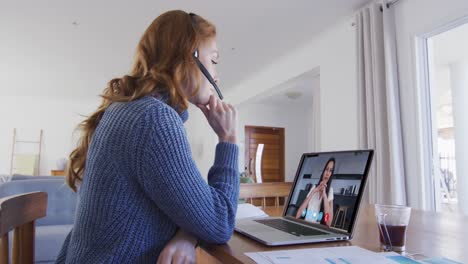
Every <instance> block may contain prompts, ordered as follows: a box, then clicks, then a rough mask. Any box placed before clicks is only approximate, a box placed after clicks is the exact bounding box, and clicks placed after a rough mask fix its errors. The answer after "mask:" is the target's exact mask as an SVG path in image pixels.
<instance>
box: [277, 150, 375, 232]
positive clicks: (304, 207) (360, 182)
mask: <svg viewBox="0 0 468 264" xmlns="http://www.w3.org/2000/svg"><path fill="white" fill-rule="evenodd" d="M372 154H373V152H372V150H363V151H344V152H329V153H314V154H303V155H302V158H301V162H300V164H299V168H298V171H297V174H296V179H295V181H294V186H293V192H292V194H291V195H290V197H289V200H288V201H287V202H288V207H287V209H286V213H285V215H286V216H292V217H294V218H297V219H303V220H305V221H309V222H314V223H320V224H322V225H327V226H328V227H333V228H337V229H340V230H343V231H345V232H348V233H351V231H352V227H353V223H354V220H355V219H356V216H357V210H358V208H359V203H360V200H361V197H362V192H363V189H364V186H365V183H366V180H367V172H368V170H369V167H370V162H371V159H372Z"/></svg>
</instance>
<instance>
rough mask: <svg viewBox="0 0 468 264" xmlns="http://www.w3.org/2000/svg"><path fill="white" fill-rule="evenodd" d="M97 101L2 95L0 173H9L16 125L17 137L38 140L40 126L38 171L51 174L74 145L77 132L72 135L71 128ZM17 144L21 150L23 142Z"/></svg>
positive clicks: (96, 104)
mask: <svg viewBox="0 0 468 264" xmlns="http://www.w3.org/2000/svg"><path fill="white" fill-rule="evenodd" d="M98 104H99V98H88V99H78V98H68V99H65V98H60V97H45V96H34V97H31V96H29V97H27V96H1V97H0V120H1V122H0V174H9V173H10V158H11V150H12V143H13V129H14V128H17V129H18V137H19V138H18V139H19V140H31V139H34V140H37V139H38V137H39V136H38V135H39V130H40V129H43V133H44V134H43V145H42V151H41V162H40V163H41V164H40V175H50V170H52V169H55V168H56V162H57V159H59V158H62V157H68V154H69V153H70V151H71V150H72V149H73V147H74V146H75V144H76V143H75V142H76V139H77V137H76V135H77V134H75V137H73V131H74V130H75V128H76V126H77V125H78V123H79V122H81V121H82V120H83V117H82V116H80V115H89V114H90V113H91V112H92V111H94V110H95V109H96V108H97V106H98ZM33 136H35V138H32V137H33ZM18 147H19V149H18V150H19V151H24V149H25V147H26V146H25V145H24V144H18ZM21 149H23V150H21Z"/></svg>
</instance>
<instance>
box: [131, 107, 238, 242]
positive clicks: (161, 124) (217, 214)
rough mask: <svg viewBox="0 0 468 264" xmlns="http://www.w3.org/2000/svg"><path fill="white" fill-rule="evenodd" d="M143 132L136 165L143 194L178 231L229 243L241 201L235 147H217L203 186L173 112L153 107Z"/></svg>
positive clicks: (221, 145) (147, 115)
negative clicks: (140, 149)
mask: <svg viewBox="0 0 468 264" xmlns="http://www.w3.org/2000/svg"><path fill="white" fill-rule="evenodd" d="M144 127H145V128H144V133H143V134H144V135H142V136H143V137H142V139H143V142H142V144H143V145H142V150H143V151H141V155H139V158H138V161H137V163H138V164H137V166H138V168H139V171H138V180H139V182H140V184H141V186H142V187H143V189H144V191H145V193H146V194H147V195H148V196H149V197H150V198H151V199H152V200H153V201H154V203H155V204H156V205H157V206H158V207H159V208H160V209H161V210H162V211H163V212H164V213H165V214H166V215H167V216H169V218H170V219H171V220H172V221H174V222H175V224H176V225H177V226H179V227H180V228H182V229H184V230H186V231H188V232H190V233H192V234H194V235H195V236H197V237H198V238H199V239H201V240H204V241H206V242H208V243H225V242H227V241H228V240H229V239H230V237H231V235H232V232H233V229H234V223H235V214H236V210H237V200H238V196H239V173H238V154H239V153H238V152H239V150H238V147H237V145H235V144H231V143H219V144H218V145H217V146H216V154H215V162H214V165H213V167H212V168H211V169H210V171H209V173H208V184H207V183H206V182H205V181H204V180H203V178H202V176H201V175H200V172H199V170H198V168H197V166H196V164H195V162H194V160H193V158H192V154H191V151H190V146H189V143H188V140H187V136H186V132H185V128H184V126H183V123H182V121H181V119H180V117H179V116H178V115H177V113H176V112H175V111H174V110H173V109H171V108H170V107H167V106H165V107H152V108H151V109H149V110H148V111H147V113H146V116H145V120H144Z"/></svg>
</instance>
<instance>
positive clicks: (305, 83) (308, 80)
mask: <svg viewBox="0 0 468 264" xmlns="http://www.w3.org/2000/svg"><path fill="white" fill-rule="evenodd" d="M319 88H320V75H319V73H318V71H316V70H312V71H310V72H307V73H304V74H301V75H300V76H297V77H295V78H291V79H290V80H288V81H286V82H284V83H282V84H280V85H278V86H277V87H274V88H273V89H270V90H268V91H267V92H266V93H264V94H261V95H258V96H256V97H255V98H252V99H251V100H248V101H246V102H245V103H253V104H267V105H285V106H297V107H310V106H312V101H313V96H314V94H316V91H317V90H318V89H319ZM291 97H292V98H291Z"/></svg>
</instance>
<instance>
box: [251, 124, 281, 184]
mask: <svg viewBox="0 0 468 264" xmlns="http://www.w3.org/2000/svg"><path fill="white" fill-rule="evenodd" d="M249 128H254V129H255V128H260V129H262V128H263V129H272V130H279V134H280V140H281V149H280V179H281V181H282V182H284V181H285V156H286V153H285V149H286V144H285V142H286V139H285V128H284V127H267V126H251V125H246V126H245V127H244V136H245V138H244V165H246V166H247V167H248V166H250V164H248V163H250V161H249V156H250V154H249V152H250V136H249V134H248V133H247V129H249Z"/></svg>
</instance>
